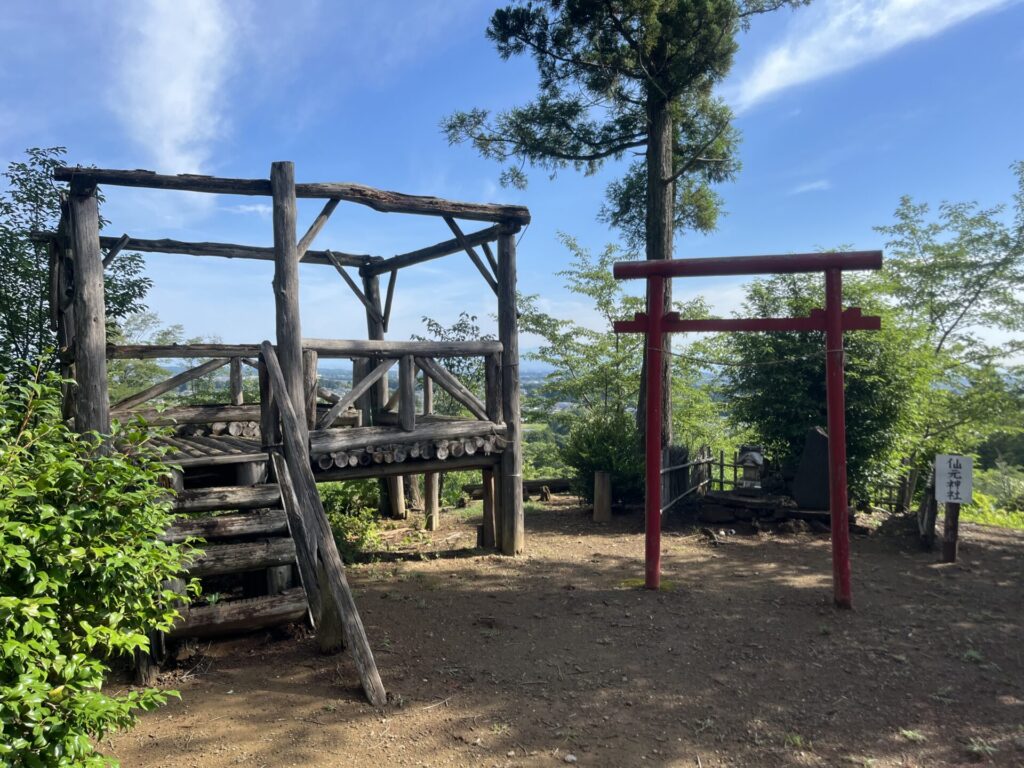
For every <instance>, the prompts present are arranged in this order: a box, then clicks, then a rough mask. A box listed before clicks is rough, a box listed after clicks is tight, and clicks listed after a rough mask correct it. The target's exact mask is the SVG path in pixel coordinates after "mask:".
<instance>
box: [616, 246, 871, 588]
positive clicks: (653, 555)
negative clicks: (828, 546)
mask: <svg viewBox="0 0 1024 768" xmlns="http://www.w3.org/2000/svg"><path fill="white" fill-rule="evenodd" d="M881 268H882V252H881V251H853V252H848V253H797V254H786V255H781V256H736V257H730V258H710V259H672V260H664V261H623V262H618V263H616V264H615V265H614V267H613V268H612V274H613V275H614V276H615V277H616V278H617V279H619V280H631V279H640V278H645V279H646V280H647V312H646V313H638V314H637V315H636V316H635V318H634V319H633V320H620V321H617V322H616V323H615V325H614V328H615V332H616V333H644V334H645V344H646V349H647V376H646V381H645V387H646V395H647V397H646V402H647V421H646V438H645V440H646V445H645V460H646V478H645V484H646V493H645V522H646V541H645V552H644V557H645V568H646V573H645V576H646V578H645V586H646V587H647V589H658V587H659V586H660V585H661V513H662V509H661V398H662V386H661V385H662V381H661V375H660V371H661V366H662V343H663V342H662V338H663V336H664V334H668V333H693V332H697V333H701V332H704V333H720V332H723V331H824V332H825V353H826V354H825V386H826V395H827V400H828V435H829V440H828V452H829V507H830V509H831V520H832V585H833V591H834V595H835V602H836V605H837V606H838V607H840V608H851V607H852V606H853V602H852V597H851V594H850V530H849V499H848V496H847V490H846V417H845V413H844V408H845V398H844V395H843V386H844V385H843V331H877V330H879V329H881V327H882V321H881V318H878V317H865V316H864V315H862V314H861V310H860V308H859V307H851V308H849V309H847V310H846V311H843V307H842V304H843V278H842V274H843V270H848V269H881ZM793 272H824V273H825V309H824V310H821V309H815V310H812V311H811V314H810V315H809V316H807V317H792V318H790V317H763V318H751V319H720V320H715V319H708V320H682V319H680V317H679V313H678V312H669V313H666V312H665V280H666V279H671V278H673V277H710V276H721V275H759V274H765V273H793ZM652 371H655V372H657V375H653V376H652V375H651V372H652Z"/></svg>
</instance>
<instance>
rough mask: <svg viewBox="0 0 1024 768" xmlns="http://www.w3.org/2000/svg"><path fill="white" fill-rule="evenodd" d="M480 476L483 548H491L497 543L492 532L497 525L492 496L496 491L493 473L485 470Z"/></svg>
mask: <svg viewBox="0 0 1024 768" xmlns="http://www.w3.org/2000/svg"><path fill="white" fill-rule="evenodd" d="M482 474H483V482H482V483H481V486H482V488H481V490H482V494H483V502H484V504H483V506H484V546H485V547H493V546H495V544H496V542H497V538H496V536H495V533H494V532H495V530H496V529H497V523H498V519H497V516H496V515H495V507H494V494H495V491H496V489H495V487H494V471H493V470H490V469H485V470H484V471H483V473H482Z"/></svg>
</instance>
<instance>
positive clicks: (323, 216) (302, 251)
mask: <svg viewBox="0 0 1024 768" xmlns="http://www.w3.org/2000/svg"><path fill="white" fill-rule="evenodd" d="M340 202H341V200H339V199H338V198H336V197H333V198H331V199H330V200H328V201H327V202H326V203H324V207H323V209H322V210H321V211H320V213H318V214H317V216H316V218H315V219H314V220H313V223H312V224H310V225H309V229H307V230H306V234H304V235H303V236H302V239H301V240H299V244H298V246H297V247H296V249H295V250H296V252H297V253H298V256H299V261H305V260H306V252H307V251H309V247H310V246H311V245H312V244H313V241H314V240H315V239H316V236H317V235H319V234H320V230H322V229H323V228H324V225H325V224H326V223H327V220H328V219H330V218H331V214H332V213H334V209H335V208H337V207H338V203H340Z"/></svg>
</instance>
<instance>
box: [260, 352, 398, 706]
mask: <svg viewBox="0 0 1024 768" xmlns="http://www.w3.org/2000/svg"><path fill="white" fill-rule="evenodd" d="M261 351H262V353H263V357H264V359H265V361H266V364H267V373H268V374H269V377H270V382H271V386H272V387H273V389H274V392H275V393H276V394H278V395H279V396H280V395H282V394H283V393H284V392H286V391H287V390H286V385H285V380H284V374H283V372H282V371H281V366H280V363H279V362H278V360H277V355H276V353H275V352H274V348H273V346H272V345H271V344H270V342H269V341H265V342H263V344H262V345H261ZM280 410H281V430H282V433H283V437H284V457H285V461H286V463H287V465H288V471H289V475H290V478H291V483H292V487H293V488H294V490H295V494H296V497H297V501H298V507H299V510H300V512H301V516H302V522H303V525H304V527H305V530H306V531H307V532H308V533H309V534H311V538H312V539H313V540H315V542H316V546H317V549H316V553H317V560H318V568H319V571H318V572H319V573H320V574H323V576H324V581H326V584H325V583H321V584H320V588H321V590H322V591H323V592H324V593H325V601H326V594H327V593H329V594H330V598H331V599H332V600H333V601H334V603H335V605H336V606H337V608H338V612H339V614H340V616H341V621H342V624H343V628H344V635H345V645H346V647H347V648H348V649H349V651H350V652H351V654H352V658H353V661H354V662H355V665H356V668H357V669H358V670H359V677H360V679H361V681H362V685H363V690H364V691H365V692H366V695H367V698H368V699H369V700H370V702H371V703H372V704H374V705H375V706H378V707H382V706H384V705H385V704H386V703H387V696H386V694H385V691H384V685H383V683H382V682H381V679H380V674H379V673H378V672H377V664H376V662H375V661H374V659H373V652H372V651H371V650H370V643H369V641H368V640H367V638H366V630H365V629H364V628H363V622H362V620H361V619H360V618H359V610H358V609H357V608H356V603H355V600H354V599H353V597H352V592H351V590H350V589H349V586H348V581H347V580H346V579H345V566H344V564H343V563H342V561H341V555H340V554H339V553H338V547H337V545H336V544H335V541H334V532H333V531H332V530H331V526H330V523H328V521H327V515H326V514H325V513H324V508H323V504H322V502H321V501H320V494H319V493H318V492H317V489H316V480H315V479H314V477H313V471H312V470H311V469H310V466H309V453H308V450H307V448H308V445H307V441H306V438H305V436H304V434H303V430H302V429H301V424H300V419H299V416H298V415H297V414H296V412H295V408H294V407H293V404H292V402H291V400H290V399H289V398H285V397H283V396H282V397H281V398H280Z"/></svg>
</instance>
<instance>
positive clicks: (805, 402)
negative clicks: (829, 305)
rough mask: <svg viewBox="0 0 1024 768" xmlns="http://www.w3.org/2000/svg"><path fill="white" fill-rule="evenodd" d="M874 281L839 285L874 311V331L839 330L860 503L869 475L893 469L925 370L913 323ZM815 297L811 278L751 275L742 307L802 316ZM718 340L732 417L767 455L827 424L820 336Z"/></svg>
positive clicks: (754, 312) (816, 286) (851, 463)
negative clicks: (728, 354) (724, 353)
mask: <svg viewBox="0 0 1024 768" xmlns="http://www.w3.org/2000/svg"><path fill="white" fill-rule="evenodd" d="M876 286H877V282H873V281H872V280H871V279H857V278H855V277H852V276H850V275H847V276H846V278H845V280H844V285H843V299H844V304H845V305H846V306H854V305H856V306H860V307H862V308H863V309H864V310H865V313H879V314H882V315H883V321H882V330H881V331H854V332H849V333H846V334H844V347H845V350H846V355H845V357H846V447H847V448H846V450H847V456H848V464H847V471H848V477H849V485H850V489H851V493H852V494H853V496H854V498H856V499H859V500H866V498H867V494H868V488H869V485H870V484H871V481H872V480H873V479H877V478H878V477H880V476H882V475H886V474H891V473H893V472H894V471H895V470H896V467H898V465H899V460H900V459H901V458H902V457H903V456H905V455H906V452H907V450H908V449H909V447H910V446H909V439H910V437H911V435H912V433H913V426H914V424H915V421H916V416H917V411H916V409H917V408H918V407H919V405H920V403H921V402H922V401H923V400H924V399H925V398H926V397H927V395H928V393H929V391H930V385H931V382H932V380H933V377H934V371H933V369H932V367H931V364H932V360H931V358H930V356H929V355H928V354H927V351H926V350H925V349H924V348H923V346H922V341H923V340H924V338H925V333H924V331H923V329H921V327H920V326H918V325H915V324H913V323H912V322H910V321H909V320H908V319H907V318H905V317H904V316H902V315H901V314H899V313H898V312H895V311H891V310H889V309H888V308H887V307H886V305H885V304H884V303H883V301H882V300H881V297H880V296H879V294H878V292H877V290H876ZM824 296H825V291H824V280H823V278H822V276H820V275H781V276H776V277H772V278H768V279H763V280H756V281H754V282H753V283H752V284H751V285H750V287H749V289H748V292H747V300H746V302H745V303H744V310H745V312H746V313H747V314H749V315H750V316H755V317H769V316H798V317H802V316H806V315H807V314H808V313H809V312H810V311H811V310H812V309H814V308H816V307H821V306H823V305H824ZM727 344H728V346H729V347H731V349H732V350H733V353H734V354H735V363H736V364H735V365H733V366H728V367H726V368H725V369H724V370H723V374H722V375H723V378H724V381H725V386H724V389H725V392H726V394H727V395H728V396H729V397H730V398H731V415H732V418H734V419H735V420H736V421H737V422H738V423H739V424H740V425H744V426H749V427H752V428H753V429H754V431H755V433H756V435H757V438H758V439H759V440H760V441H762V442H763V443H764V444H765V447H766V449H767V450H768V451H769V452H770V454H771V455H772V456H773V457H775V458H776V459H778V460H780V461H783V462H785V461H793V460H797V459H799V457H800V452H801V450H802V448H803V444H804V437H805V435H806V433H807V430H808V429H809V428H811V427H815V426H821V427H824V426H826V425H827V423H828V422H827V400H826V393H825V334H824V333H822V332H820V331H811V332H799V333H797V332H787V333H737V334H729V336H728V342H727Z"/></svg>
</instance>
